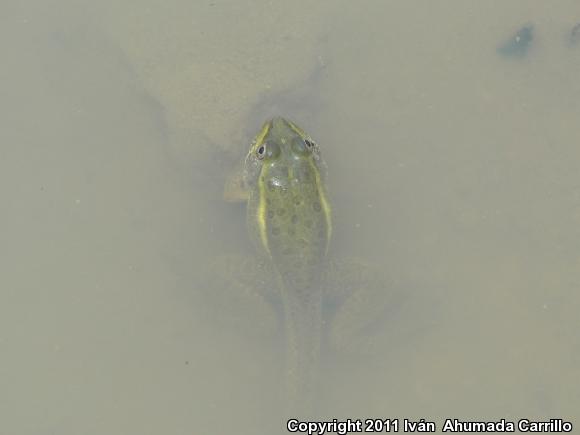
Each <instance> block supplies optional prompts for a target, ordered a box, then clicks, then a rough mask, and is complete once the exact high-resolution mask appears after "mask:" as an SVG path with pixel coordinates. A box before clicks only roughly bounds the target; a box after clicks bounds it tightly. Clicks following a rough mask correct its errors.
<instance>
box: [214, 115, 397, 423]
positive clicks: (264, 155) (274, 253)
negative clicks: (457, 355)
mask: <svg viewBox="0 0 580 435" xmlns="http://www.w3.org/2000/svg"><path fill="white" fill-rule="evenodd" d="M327 173H328V169H327V165H326V163H325V161H324V159H323V157H322V153H321V149H320V146H319V145H318V143H317V142H316V141H314V139H312V137H311V136H310V135H309V134H307V133H306V132H305V131H304V130H302V129H301V128H300V127H299V126H298V125H297V124H296V123H294V122H293V121H290V120H288V119H286V118H283V117H273V118H271V119H269V120H267V121H266V122H265V123H264V124H263V126H262V128H261V130H260V131H259V132H258V134H257V135H256V137H255V138H254V140H253V141H252V142H251V145H250V147H249V150H248V152H247V154H246V156H245V158H244V159H243V160H242V161H241V163H239V164H238V165H237V166H236V170H235V171H234V173H233V175H231V176H230V177H229V178H228V179H227V181H226V183H225V188H224V200H226V201H228V202H243V203H245V205H246V227H247V233H248V236H249V238H250V240H251V242H252V245H253V246H254V251H255V253H253V254H252V255H245V256H241V257H239V258H236V257H235V256H224V257H220V259H219V260H216V262H215V263H214V265H213V267H212V269H213V270H214V271H216V270H217V271H218V272H219V273H218V275H219V277H220V279H221V280H222V281H223V282H219V281H213V287H214V288H218V289H224V288H227V289H229V290H230V291H233V292H235V293H236V294H235V300H236V301H239V300H240V298H242V299H247V300H249V301H251V302H249V304H250V305H254V306H255V307H257V309H259V310H260V312H261V313H265V312H267V311H268V310H267V307H268V306H272V307H275V306H276V302H278V306H279V307H280V310H279V311H280V312H279V313H277V314H271V313H272V312H275V311H276V310H275V309H274V310H272V312H271V313H270V314H269V315H270V320H269V321H266V322H265V323H264V324H261V326H264V325H266V324H267V325H270V326H269V327H270V328H271V327H272V325H273V322H272V318H274V317H276V316H279V317H280V318H281V322H280V323H281V324H282V329H283V335H284V337H285V338H284V340H285V368H284V373H285V374H284V378H285V381H284V382H283V383H284V385H285V388H284V389H285V396H286V409H287V410H288V412H289V413H293V414H296V413H298V414H312V410H313V405H314V402H315V400H316V397H317V394H318V392H317V379H318V375H319V373H320V369H321V367H320V364H321V348H322V346H323V342H327V343H328V345H329V346H331V347H332V348H333V349H338V350H340V349H343V348H345V347H348V346H352V343H353V342H355V341H357V340H359V339H360V337H361V336H362V335H365V336H366V332H365V328H367V327H368V325H369V319H377V318H381V316H383V315H384V313H385V310H386V308H387V306H388V300H389V297H388V287H387V281H386V280H385V279H384V277H382V276H381V274H380V273H378V272H377V270H376V269H375V268H373V267H371V266H369V265H367V264H366V263H365V262H364V261H362V260H360V259H339V258H336V257H334V256H333V255H332V254H331V240H332V238H333V224H332V222H333V211H332V205H331V199H330V196H329V194H328V191H327ZM226 281H227V282H226ZM328 312H332V314H331V315H328ZM257 317H260V318H262V319H263V318H266V317H267V316H257ZM258 323H259V322H258ZM366 341H367V343H365V344H366V346H370V345H371V343H370V342H368V340H366Z"/></svg>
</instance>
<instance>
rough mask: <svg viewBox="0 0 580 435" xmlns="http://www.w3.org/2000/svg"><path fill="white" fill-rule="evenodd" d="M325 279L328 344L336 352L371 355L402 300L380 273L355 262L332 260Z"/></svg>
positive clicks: (399, 294) (402, 297)
mask: <svg viewBox="0 0 580 435" xmlns="http://www.w3.org/2000/svg"><path fill="white" fill-rule="evenodd" d="M327 275H328V276H327V277H326V278H327V279H326V280H325V281H326V283H327V285H326V286H325V295H324V298H325V311H326V312H325V313H324V317H325V318H326V319H329V320H328V323H329V325H328V327H327V341H328V342H329V343H328V344H329V345H330V347H331V348H332V349H334V350H338V351H354V352H356V353H359V354H360V353H362V354H368V353H371V354H372V353H375V348H376V347H377V346H379V345H380V344H379V341H381V340H380V338H381V337H380V335H381V334H380V332H381V331H383V330H385V329H386V327H385V324H386V323H387V322H388V319H389V318H390V317H391V313H393V312H394V311H396V310H397V308H398V307H400V306H401V304H402V303H403V299H404V296H403V295H402V294H401V293H397V292H395V291H394V289H393V284H392V283H391V282H389V281H388V280H387V279H386V278H385V277H384V274H383V273H382V272H381V271H379V270H378V269H377V268H375V267H372V266H369V265H368V264H366V263H365V262H364V261H362V260H359V259H344V260H333V261H331V262H330V264H329V267H328V272H327Z"/></svg>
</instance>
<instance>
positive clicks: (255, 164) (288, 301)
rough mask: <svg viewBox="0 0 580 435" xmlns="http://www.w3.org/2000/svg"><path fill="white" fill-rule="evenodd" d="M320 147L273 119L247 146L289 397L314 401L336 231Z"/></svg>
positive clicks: (253, 208)
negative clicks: (278, 306) (325, 284)
mask: <svg viewBox="0 0 580 435" xmlns="http://www.w3.org/2000/svg"><path fill="white" fill-rule="evenodd" d="M325 176H326V167H325V164H324V162H323V161H322V158H321V156H320V151H319V149H318V146H317V144H316V143H315V142H314V141H313V140H312V139H311V138H310V137H309V136H307V135H306V134H305V133H304V132H303V131H302V130H301V129H300V128H298V127H297V126H296V125H295V124H293V123H291V122H289V121H286V120H285V119H282V118H274V119H272V120H271V121H268V122H267V123H266V124H265V125H264V127H263V128H262V131H261V132H260V134H259V135H258V136H257V138H256V140H255V141H254V143H253V144H252V146H251V147H250V150H249V153H248V156H247V157H246V163H245V174H244V181H245V185H246V187H247V189H248V207H247V225H248V232H249V234H250V236H251V238H252V239H253V241H254V244H255V246H256V247H257V249H258V252H259V254H260V256H261V257H262V258H263V259H264V260H265V261H267V262H268V263H269V264H270V265H271V267H272V269H273V270H274V271H275V274H276V281H277V282H278V284H279V285H278V287H279V291H280V293H281V298H282V301H283V308H284V317H285V322H284V325H285V332H286V340H287V358H286V361H287V367H286V369H287V376H288V379H287V383H288V389H289V390H290V391H289V395H290V397H302V399H304V397H303V395H306V397H309V396H310V393H308V391H307V390H308V389H309V388H311V387H312V386H313V385H314V382H315V372H316V369H317V365H318V360H319V352H320V338H321V325H322V320H321V306H322V305H321V301H322V282H321V280H322V277H323V270H324V268H325V263H326V254H327V252H328V244H329V242H330V237H331V234H332V219H331V209H330V204H329V201H328V198H327V195H326V188H325V185H324V182H325Z"/></svg>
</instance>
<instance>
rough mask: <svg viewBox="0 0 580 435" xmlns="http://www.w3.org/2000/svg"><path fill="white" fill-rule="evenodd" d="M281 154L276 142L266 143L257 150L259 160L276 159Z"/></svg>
mask: <svg viewBox="0 0 580 435" xmlns="http://www.w3.org/2000/svg"><path fill="white" fill-rule="evenodd" d="M279 154H280V147H279V146H278V144H277V143H275V142H264V143H263V144H262V145H260V146H259V147H258V149H257V150H256V157H257V158H258V160H263V159H264V158H268V159H271V158H274V157H278V155H279Z"/></svg>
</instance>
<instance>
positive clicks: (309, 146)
mask: <svg viewBox="0 0 580 435" xmlns="http://www.w3.org/2000/svg"><path fill="white" fill-rule="evenodd" d="M314 146H315V145H314V142H313V141H312V140H310V139H302V138H300V137H296V138H294V139H293V140H292V149H293V150H294V152H295V153H296V154H301V155H307V154H309V153H310V152H312V150H313V149H314Z"/></svg>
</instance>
